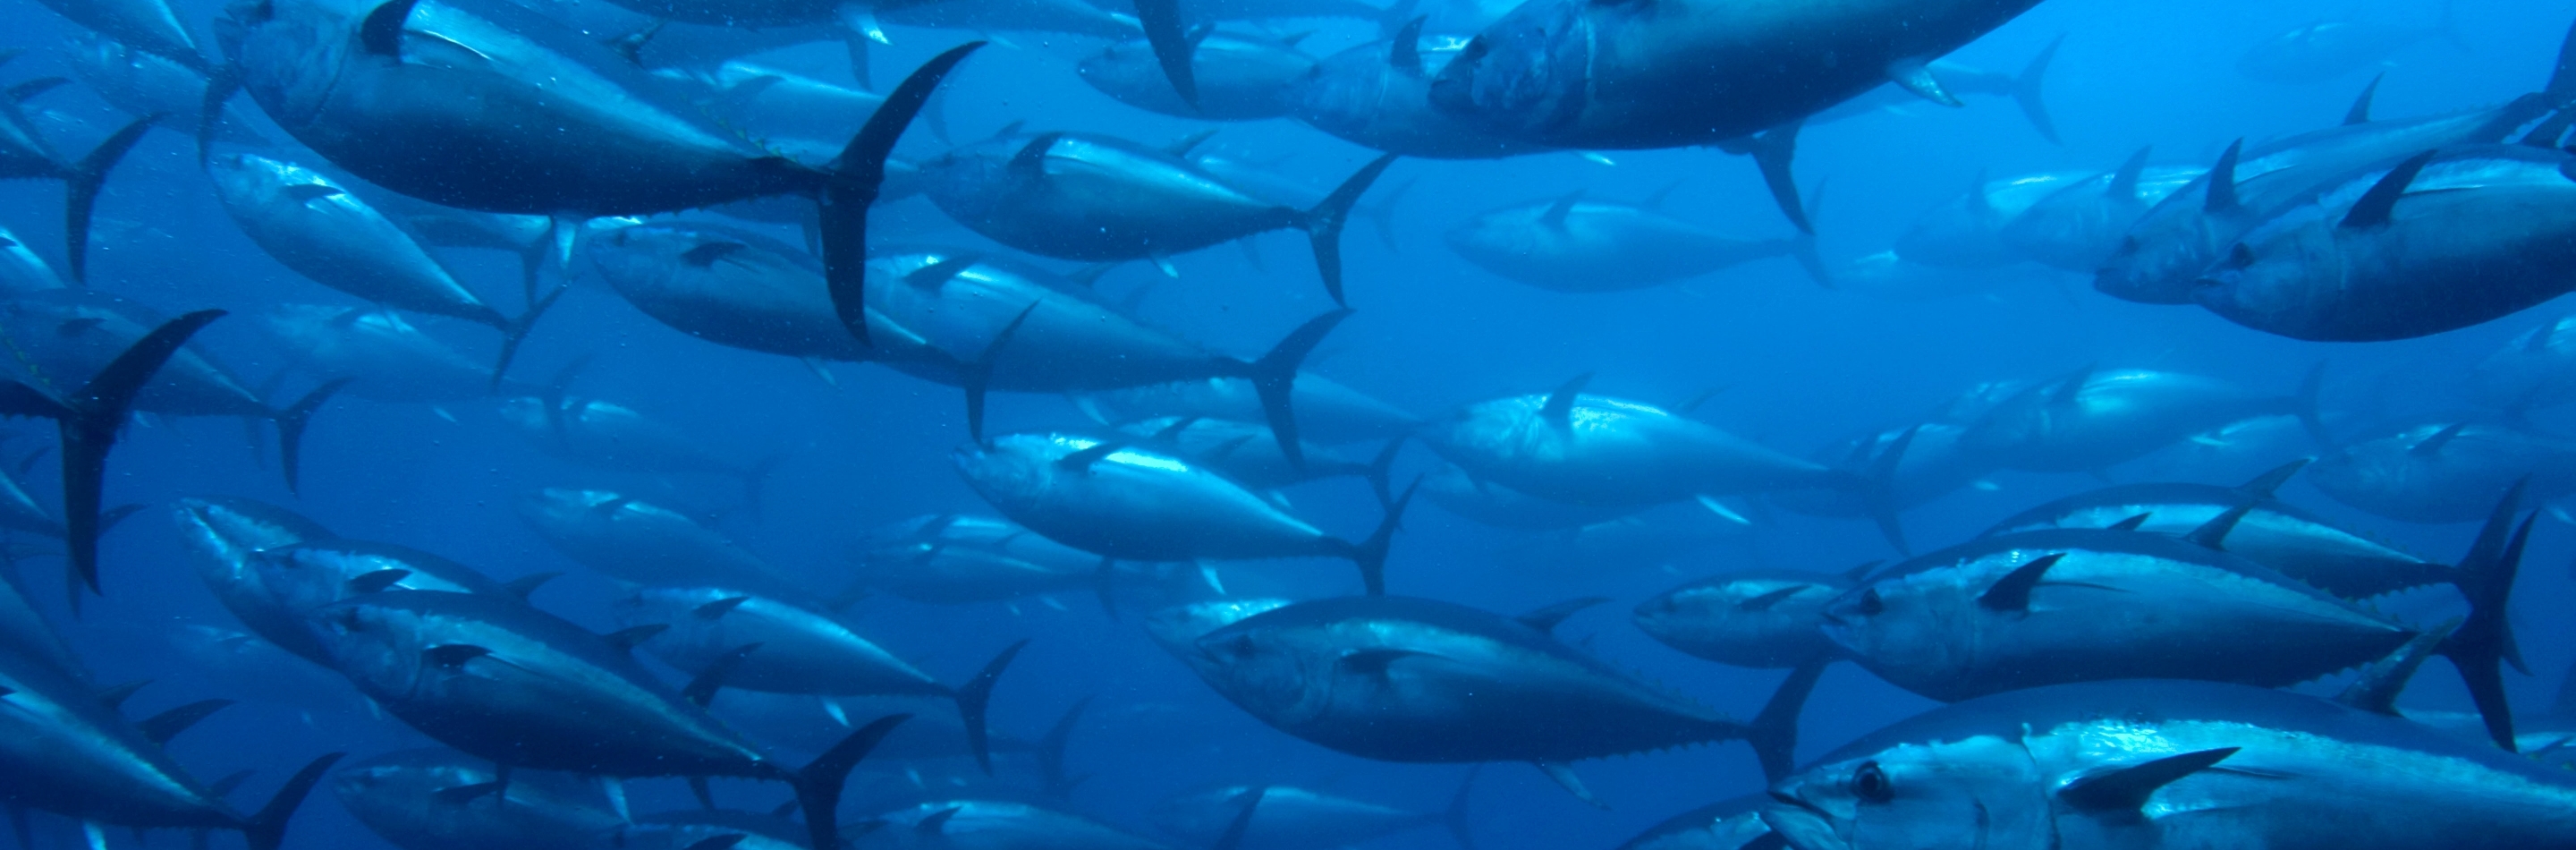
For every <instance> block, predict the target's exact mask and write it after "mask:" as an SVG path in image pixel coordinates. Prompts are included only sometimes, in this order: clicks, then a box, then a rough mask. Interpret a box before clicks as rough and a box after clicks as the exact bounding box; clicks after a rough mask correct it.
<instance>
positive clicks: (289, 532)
mask: <svg viewBox="0 0 2576 850" xmlns="http://www.w3.org/2000/svg"><path fill="white" fill-rule="evenodd" d="M172 508H173V510H172V518H173V519H175V520H176V521H177V523H178V526H179V536H180V537H181V538H182V539H184V540H186V541H187V542H188V543H189V544H190V546H191V547H193V548H195V549H196V550H197V551H198V552H199V553H200V554H203V555H205V556H206V557H208V558H211V559H214V560H218V561H225V562H237V561H240V560H241V559H244V558H247V557H248V556H249V555H250V553H252V552H256V551H259V550H263V549H273V548H276V547H279V546H289V545H293V544H296V543H300V542H303V541H305V540H314V539H321V538H327V537H330V536H331V532H330V531H328V530H325V529H324V528H322V526H320V525H318V524H316V523H314V522H313V521H312V520H309V519H305V518H304V517H302V516H298V515H296V514H295V513H293V512H291V511H288V510H287V509H285V508H281V507H277V506H275V505H271V504H267V503H265V502H257V501H252V500H250V499H243V498H239V497H233V496H185V497H181V498H180V499H179V500H178V501H177V502H175V503H174V504H173V506H172Z"/></svg>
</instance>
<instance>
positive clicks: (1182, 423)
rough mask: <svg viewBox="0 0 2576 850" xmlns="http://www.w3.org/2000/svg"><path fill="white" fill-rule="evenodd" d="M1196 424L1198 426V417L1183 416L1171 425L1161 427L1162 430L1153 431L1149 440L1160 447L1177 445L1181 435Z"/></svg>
mask: <svg viewBox="0 0 2576 850" xmlns="http://www.w3.org/2000/svg"><path fill="white" fill-rule="evenodd" d="M1196 424H1199V418H1198V417H1196V416H1183V417H1181V418H1179V419H1174V420H1172V424H1170V425H1165V426H1163V427H1162V430H1159V431H1155V432H1154V436H1153V437H1152V438H1151V439H1153V441H1154V442H1156V443H1159V444H1162V445H1177V444H1179V441H1180V439H1181V433H1182V432H1185V431H1188V430H1190V426H1192V425H1196Z"/></svg>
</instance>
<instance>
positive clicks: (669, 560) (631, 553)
mask: <svg viewBox="0 0 2576 850" xmlns="http://www.w3.org/2000/svg"><path fill="white" fill-rule="evenodd" d="M518 513H519V518H520V519H523V520H526V521H527V523H528V526H529V527H530V528H533V529H535V530H536V532H537V536H539V537H543V538H545V541H546V542H547V543H548V544H550V545H552V546H553V547H554V548H555V551H558V552H562V553H563V554H564V557H567V558H571V559H572V560H573V561H575V562H577V563H579V564H581V565H582V566H585V567H589V568H591V569H593V570H597V571H599V573H600V574H601V575H605V576H608V577H610V578H615V579H618V580H621V581H629V582H635V583H638V584H647V585H653V584H666V585H667V584H714V585H723V586H729V587H739V588H742V589H744V590H750V591H757V592H762V593H773V594H779V595H784V596H788V597H791V598H793V597H801V596H804V595H806V594H807V593H809V591H806V590H804V589H803V584H802V582H799V581H798V580H796V579H794V578H792V577H790V576H788V575H787V574H786V573H783V572H781V571H780V570H779V569H778V568H777V567H775V566H772V565H770V563H769V562H768V561H764V560H761V558H760V557H759V556H757V555H753V554H751V553H750V552H747V551H744V550H743V548H742V547H741V546H738V545H736V544H735V543H734V542H733V541H732V540H731V539H729V538H727V537H725V536H724V534H723V533H722V532H718V531H716V530H715V529H712V528H708V527H706V526H705V525H702V524H699V522H698V521H697V520H695V519H691V518H690V517H688V516H687V515H685V514H682V513H680V512H679V511H675V510H672V509H670V508H666V507H663V506H661V505H656V504H652V503H649V502H644V501H640V500H637V499H635V498H634V497H631V496H626V495H622V494H619V493H616V492H612V491H607V490H574V489H566V488H561V487H548V488H544V489H540V490H533V491H530V492H528V493H527V494H525V495H523V496H521V497H520V498H519V500H518Z"/></svg>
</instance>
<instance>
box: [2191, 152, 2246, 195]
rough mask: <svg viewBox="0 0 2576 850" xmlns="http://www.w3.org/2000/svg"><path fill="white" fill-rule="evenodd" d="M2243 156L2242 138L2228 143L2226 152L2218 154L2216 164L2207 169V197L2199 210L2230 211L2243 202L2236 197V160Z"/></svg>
mask: <svg viewBox="0 0 2576 850" xmlns="http://www.w3.org/2000/svg"><path fill="white" fill-rule="evenodd" d="M2244 156H2245V140H2244V139H2242V138H2239V139H2237V140H2236V141H2235V142H2233V143H2231V144H2229V145H2228V146H2227V152H2226V153H2222V154H2219V155H2218V164H2217V165H2215V166H2212V167H2211V168H2210V169H2209V197H2208V199H2207V200H2205V201H2202V202H2201V205H2200V210H2201V212H2205V213H2223V212H2232V211H2234V210H2235V209H2236V208H2237V207H2238V206H2239V205H2240V204H2242V203H2243V202H2242V201H2239V200H2237V197H2236V162H2237V160H2238V159H2240V158H2242V157H2244Z"/></svg>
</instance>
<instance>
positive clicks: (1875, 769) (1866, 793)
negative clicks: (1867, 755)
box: [1851, 761, 1896, 803]
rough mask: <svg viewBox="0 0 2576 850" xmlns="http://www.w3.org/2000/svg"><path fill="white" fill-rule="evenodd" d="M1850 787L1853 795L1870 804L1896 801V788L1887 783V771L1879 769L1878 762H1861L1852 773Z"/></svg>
mask: <svg viewBox="0 0 2576 850" xmlns="http://www.w3.org/2000/svg"><path fill="white" fill-rule="evenodd" d="M1851 785H1852V793H1853V794H1857V795H1859V796H1860V798H1861V799H1863V800H1867V801H1869V802H1872V803H1884V802H1887V801H1889V800H1893V799H1896V787H1895V786H1894V785H1892V784H1890V783H1889V782H1888V780H1887V771H1885V770H1882V769H1880V768H1879V766H1878V762H1874V761H1865V762H1861V763H1860V769H1859V770H1855V771H1852V781H1851Z"/></svg>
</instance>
